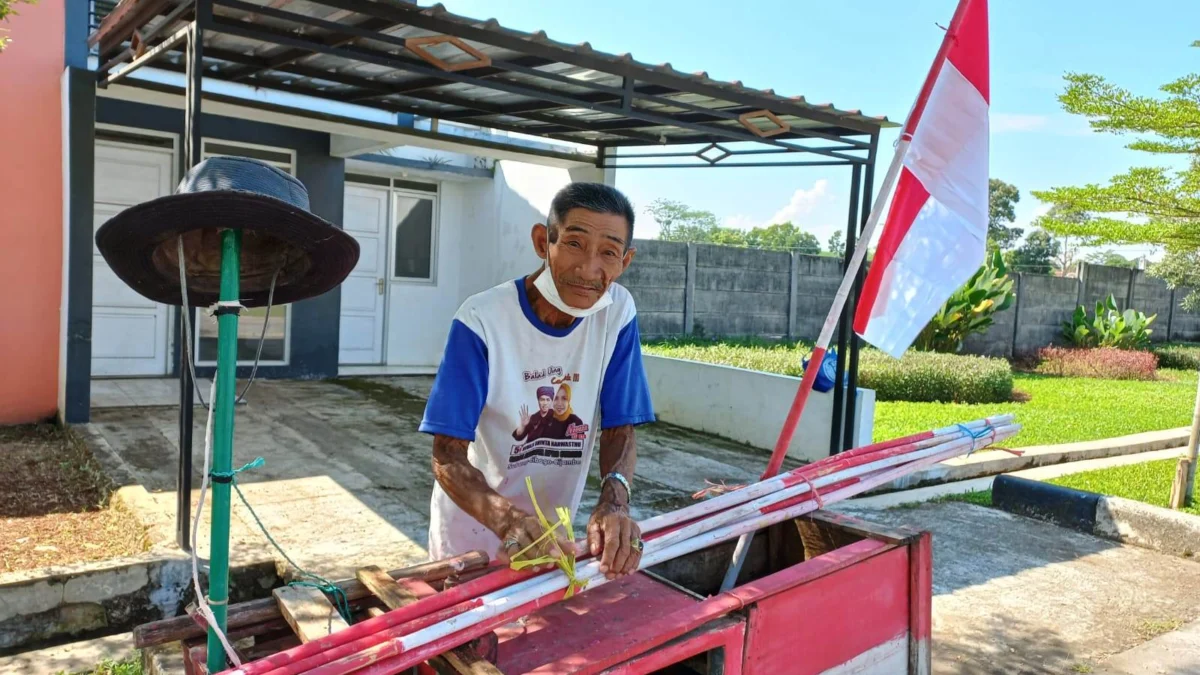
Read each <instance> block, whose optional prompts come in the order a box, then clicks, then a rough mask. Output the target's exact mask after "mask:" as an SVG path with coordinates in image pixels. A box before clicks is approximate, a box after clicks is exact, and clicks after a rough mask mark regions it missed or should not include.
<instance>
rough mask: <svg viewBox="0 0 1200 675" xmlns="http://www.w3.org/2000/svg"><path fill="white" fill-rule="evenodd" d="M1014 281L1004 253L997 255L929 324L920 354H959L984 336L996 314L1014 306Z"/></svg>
mask: <svg viewBox="0 0 1200 675" xmlns="http://www.w3.org/2000/svg"><path fill="white" fill-rule="evenodd" d="M1012 289H1013V280H1012V279H1010V278H1009V277H1008V268H1007V267H1006V266H1005V264H1004V258H1003V257H1002V256H1001V255H1000V251H996V252H995V253H994V254H993V255H992V257H991V259H990V260H988V261H987V262H986V263H985V264H984V265H983V267H980V268H979V270H978V271H976V272H975V274H973V275H972V276H971V278H970V279H969V280H968V281H967V283H966V284H965V285H964V286H963V287H962V288H959V289H958V290H956V291H955V292H954V294H953V295H951V296H950V297H949V298H948V299H947V300H946V302H945V303H944V304H942V307H941V309H939V310H938V311H937V314H934V315H933V318H932V319H930V320H929V323H928V324H926V325H925V328H924V329H923V330H922V331H921V334H920V335H918V336H917V340H916V342H914V343H913V347H914V348H916V349H918V350H920V351H934V352H942V353H944V354H955V353H958V350H960V349H962V345H963V340H966V339H967V336H968V335H970V334H972V333H982V332H984V331H986V330H987V329H988V328H989V327H990V326H991V325H992V320H993V318H994V317H995V315H996V312H1000V311H1003V310H1006V309H1008V308H1009V306H1010V305H1012V302H1013V297H1014V295H1015V294H1014V293H1013V290H1012Z"/></svg>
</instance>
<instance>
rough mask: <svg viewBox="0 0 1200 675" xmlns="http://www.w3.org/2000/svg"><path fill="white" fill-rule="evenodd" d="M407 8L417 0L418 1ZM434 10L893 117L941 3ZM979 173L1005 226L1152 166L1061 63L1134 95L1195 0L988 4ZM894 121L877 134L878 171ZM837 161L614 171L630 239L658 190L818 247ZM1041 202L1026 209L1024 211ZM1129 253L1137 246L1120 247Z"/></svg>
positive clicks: (612, 0)
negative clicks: (1075, 87)
mask: <svg viewBox="0 0 1200 675" xmlns="http://www.w3.org/2000/svg"><path fill="white" fill-rule="evenodd" d="M421 4H427V3H426V2H425V1H424V0H423V1H422V2H421ZM444 4H445V6H446V7H447V9H449V10H450V11H453V12H456V13H459V14H464V15H467V16H471V17H477V18H489V17H494V18H496V19H498V20H499V21H500V22H501V23H502V24H504V25H505V26H508V27H512V28H516V29H519V30H526V31H530V30H538V29H541V30H545V31H546V32H547V34H549V36H550V37H551V38H553V39H556V40H562V41H566V42H581V41H584V40H586V41H588V42H590V43H591V45H592V46H593V47H594V48H596V49H600V50H603V51H608V52H615V53H621V52H631V53H632V54H633V55H634V57H635V58H637V59H638V60H641V61H645V62H651V63H661V62H663V61H669V62H670V63H671V64H672V65H673V66H674V67H675V68H677V69H680V70H683V71H687V72H692V71H697V70H706V71H707V72H708V73H709V75H710V76H712V77H714V78H718V79H726V80H733V79H740V80H742V81H743V82H744V83H745V84H746V85H747V86H752V87H759V88H773V89H775V91H776V92H778V93H780V94H784V95H796V94H802V95H804V96H805V97H806V98H808V99H809V100H811V101H816V102H832V103H834V104H835V105H837V106H838V107H841V108H858V109H861V110H862V111H863V112H864V113H867V114H886V115H887V116H888V117H890V118H892V119H894V120H897V121H899V120H901V119H902V118H903V117H904V115H905V114H906V113H907V111H908V109H909V107H910V106H911V104H912V101H913V98H914V96H915V95H916V92H917V89H918V88H919V87H920V84H921V81H922V79H923V78H924V76H925V73H926V71H927V70H928V68H929V65H930V63H931V61H932V59H933V56H934V53H935V52H936V51H937V48H938V45H939V42H940V40H941V36H942V30H941V29H940V28H938V26H937V25H936V24H941V25H943V26H944V25H946V24H947V23H948V22H949V20H950V17H951V15H952V14H953V12H954V7H955V4H956V0H906V2H883V1H882V0H857V1H856V2H828V1H827V0H826V1H822V2H813V1H811V0H792V1H791V2H778V3H753V4H742V5H739V4H737V3H732V2H716V1H715V0H698V1H697V0H693V1H691V2H688V1H684V0H651V1H647V0H640V1H635V0H605V1H604V2H582V1H580V0H569V1H567V0H560V1H558V2H547V1H540V2H539V1H535V0H505V1H504V2H503V3H496V2H486V1H484V0H446V1H445V2H444ZM990 4H991V8H990V11H991V68H992V85H991V87H992V96H991V115H992V121H991V124H992V139H991V175H992V176H993V177H995V178H1000V179H1003V180H1005V181H1008V182H1010V183H1013V184H1015V185H1016V186H1017V187H1018V188H1019V189H1020V191H1021V202H1020V204H1019V205H1018V209H1017V213H1018V219H1017V222H1018V225H1023V224H1027V223H1028V221H1029V220H1031V219H1032V218H1033V217H1034V216H1035V215H1037V214H1038V213H1041V212H1043V211H1044V210H1045V207H1044V206H1041V205H1040V204H1039V202H1038V201H1037V200H1036V199H1035V198H1034V197H1033V195H1032V194H1030V191H1032V190H1039V189H1044V188H1048V187H1052V186H1056V185H1074V184H1083V183H1088V182H1104V181H1106V180H1107V179H1108V178H1109V177H1110V176H1112V175H1115V174H1117V173H1120V172H1122V171H1124V170H1125V169H1126V168H1128V167H1129V166H1132V165H1135V164H1136V165H1151V164H1155V163H1162V160H1159V159H1157V158H1154V157H1150V156H1148V155H1145V154H1143V153H1135V152H1133V151H1130V150H1127V149H1125V148H1124V145H1125V143H1127V142H1128V139H1121V138H1117V137H1114V136H1111V135H1107V134H1095V133H1092V132H1091V131H1090V129H1089V128H1088V126H1087V123H1086V122H1085V121H1084V120H1083V119H1081V118H1078V117H1074V116H1071V115H1068V114H1066V113H1065V112H1063V111H1062V109H1061V107H1060V105H1059V103H1058V101H1057V100H1056V96H1057V95H1058V94H1059V93H1060V92H1061V91H1062V89H1063V79H1062V76H1063V74H1064V73H1067V72H1089V73H1096V74H1099V75H1103V76H1105V77H1106V78H1108V79H1109V80H1110V81H1112V82H1114V83H1117V84H1120V85H1122V86H1125V87H1128V88H1130V89H1132V90H1133V91H1135V92H1137V93H1144V94H1154V93H1155V92H1156V91H1157V89H1158V87H1159V86H1161V85H1162V84H1165V83H1166V82H1169V81H1171V80H1174V79H1176V78H1178V77H1180V76H1181V75H1184V74H1186V73H1188V72H1195V71H1196V70H1197V64H1198V63H1200V49H1197V48H1192V47H1190V45H1191V43H1192V41H1193V40H1196V39H1200V32H1198V31H1197V28H1196V27H1197V26H1198V25H1200V2H1196V0H1145V1H1143V2H1139V3H1130V2H1128V1H1127V0H1095V1H1089V2H1083V1H1082V0H1072V1H1066V0H992V2H991V3H990ZM894 140H895V132H894V131H892V132H890V133H887V134H885V135H884V137H883V147H884V148H886V150H885V152H883V153H881V156H880V158H879V165H880V167H881V168H880V170H879V172H878V173H879V174H882V173H883V170H882V169H883V167H886V165H887V162H888V161H889V160H890V159H891V151H890V148H891V146H892V143H893V141H894ZM848 183H849V169H848V167H830V168H822V167H784V168H774V169H663V170H635V171H618V172H617V185H618V187H620V188H621V189H622V190H624V191H625V192H626V193H627V194H628V195H629V196H630V198H631V199H632V200H633V201H634V203H635V205H637V206H638V207H639V214H638V217H639V219H640V220H639V223H638V226H637V232H636V234H637V236H639V237H652V236H654V235H655V234H656V233H657V226H656V224H655V223H654V222H653V220H652V219H651V218H650V217H649V216H648V215H645V214H644V213H643V212H642V211H641V209H642V208H644V207H645V206H646V205H648V204H649V203H650V202H651V201H653V200H654V199H656V198H658V197H665V198H669V199H675V200H679V201H682V202H685V203H687V204H689V205H690V206H693V207H696V208H703V209H707V210H710V211H712V212H714V213H716V214H717V215H718V216H719V217H720V218H722V219H723V220H725V221H726V222H727V223H730V224H734V225H738V226H743V227H748V226H752V225H762V224H767V223H769V222H772V221H773V220H774V219H775V218H776V217H780V216H790V217H792V220H793V222H796V223H797V224H798V225H802V226H803V227H805V228H806V229H808V230H810V231H813V232H814V233H815V234H817V235H818V237H820V239H821V240H822V242H824V241H825V240H827V239H828V236H829V235H830V234H831V233H832V232H833V230H834V229H835V228H844V227H845V223H846V194H847V191H848ZM1039 207H1041V210H1039ZM1125 250H1126V251H1127V253H1134V254H1141V253H1144V252H1148V250H1147V249H1125Z"/></svg>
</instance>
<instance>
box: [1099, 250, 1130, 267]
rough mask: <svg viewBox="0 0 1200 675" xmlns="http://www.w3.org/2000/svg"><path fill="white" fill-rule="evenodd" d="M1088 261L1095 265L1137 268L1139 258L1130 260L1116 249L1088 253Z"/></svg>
mask: <svg viewBox="0 0 1200 675" xmlns="http://www.w3.org/2000/svg"><path fill="white" fill-rule="evenodd" d="M1087 261H1088V262H1090V263H1092V264H1093V265H1108V266H1109V267H1128V268H1129V269H1137V260H1130V259H1129V258H1126V257H1125V256H1123V255H1121V254H1120V253H1117V252H1116V251H1111V250H1106V251H1093V252H1092V253H1089V254H1088V257H1087Z"/></svg>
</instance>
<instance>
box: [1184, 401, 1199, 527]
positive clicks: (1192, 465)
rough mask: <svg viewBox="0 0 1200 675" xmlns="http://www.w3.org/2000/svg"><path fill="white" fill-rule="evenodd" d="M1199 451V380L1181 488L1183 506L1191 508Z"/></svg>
mask: <svg viewBox="0 0 1200 675" xmlns="http://www.w3.org/2000/svg"><path fill="white" fill-rule="evenodd" d="M1198 450H1200V378H1197V381H1196V407H1195V408H1194V409H1193V410H1192V433H1191V434H1190V435H1189V436H1188V451H1187V457H1188V460H1189V464H1188V471H1187V481H1186V483H1185V485H1184V488H1183V505H1184V506H1191V505H1192V498H1193V496H1194V495H1195V490H1196V459H1197V454H1198V452H1197V451H1198Z"/></svg>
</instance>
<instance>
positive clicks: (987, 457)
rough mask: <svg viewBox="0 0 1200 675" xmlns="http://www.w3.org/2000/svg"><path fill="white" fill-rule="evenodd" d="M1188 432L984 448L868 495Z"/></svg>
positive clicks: (1168, 444) (1128, 449)
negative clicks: (1010, 449) (1006, 448)
mask: <svg viewBox="0 0 1200 675" xmlns="http://www.w3.org/2000/svg"><path fill="white" fill-rule="evenodd" d="M1016 421H1017V423H1018V424H1020V422H1021V420H1020V418H1018V419H1017V420H1016ZM1189 431H1190V429H1188V428H1187V427H1180V428H1178V429H1166V430H1163V431H1148V432H1145V433H1140V434H1132V435H1129V436H1118V437H1116V438H1105V439H1100V440H1097V441H1083V442H1080V443H1062V444H1059V445H1035V446H1030V447H1027V448H1021V449H1020V450H1019V451H1020V452H1021V455H1020V456H1017V455H1013V454H1012V453H1009V452H1005V451H1003V450H986V451H983V452H977V453H975V454H973V455H970V456H968V457H957V458H955V459H952V460H949V461H946V462H942V463H940V464H935V465H934V466H931V467H929V468H928V469H924V470H922V471H918V472H916V473H914V474H911V475H909V476H906V477H905V478H902V479H900V480H897V481H894V482H892V483H889V484H888V485H886V486H884V487H882V488H880V489H879V490H876V491H874V492H872V493H871V494H879V493H882V492H890V491H893V490H907V489H910V488H915V487H924V486H927V485H939V484H942V483H953V482H957V481H962V480H969V479H972V478H981V477H984V476H995V475H998V474H1003V473H1012V472H1014V471H1021V470H1024V469H1032V468H1034V467H1039V466H1047V465H1051V464H1062V463H1065V462H1078V461H1081V460H1086V459H1103V458H1105V457H1117V456H1121V455H1133V454H1138V453H1142V452H1153V451H1156V450H1167V449H1170V448H1177V447H1180V446H1183V445H1186V444H1187V441H1188V433H1189Z"/></svg>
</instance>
